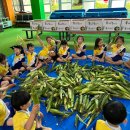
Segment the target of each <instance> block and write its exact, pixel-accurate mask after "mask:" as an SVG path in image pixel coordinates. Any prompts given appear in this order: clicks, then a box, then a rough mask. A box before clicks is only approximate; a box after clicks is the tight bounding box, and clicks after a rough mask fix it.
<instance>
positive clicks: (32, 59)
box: [26, 52, 37, 66]
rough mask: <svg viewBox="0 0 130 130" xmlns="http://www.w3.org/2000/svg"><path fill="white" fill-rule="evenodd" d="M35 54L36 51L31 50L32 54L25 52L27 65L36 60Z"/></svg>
mask: <svg viewBox="0 0 130 130" xmlns="http://www.w3.org/2000/svg"><path fill="white" fill-rule="evenodd" d="M36 55H37V53H35V52H33V53H32V54H31V53H30V52H28V53H27V55H26V56H27V61H28V63H27V64H28V65H29V66H31V65H33V64H34V63H35V61H36Z"/></svg>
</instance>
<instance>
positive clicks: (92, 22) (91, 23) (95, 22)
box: [85, 19, 103, 31]
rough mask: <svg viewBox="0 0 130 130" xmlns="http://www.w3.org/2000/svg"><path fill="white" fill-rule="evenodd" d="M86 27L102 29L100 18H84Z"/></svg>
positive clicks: (94, 29)
mask: <svg viewBox="0 0 130 130" xmlns="http://www.w3.org/2000/svg"><path fill="white" fill-rule="evenodd" d="M85 23H86V29H87V31H102V30H103V23H102V19H88V20H86V22H85Z"/></svg>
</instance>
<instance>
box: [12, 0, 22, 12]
mask: <svg viewBox="0 0 130 130" xmlns="http://www.w3.org/2000/svg"><path fill="white" fill-rule="evenodd" d="M13 6H14V10H15V11H16V12H19V11H21V9H20V2H19V0H13Z"/></svg>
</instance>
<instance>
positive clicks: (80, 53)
mask: <svg viewBox="0 0 130 130" xmlns="http://www.w3.org/2000/svg"><path fill="white" fill-rule="evenodd" d="M77 42H78V43H77V45H76V46H77V47H76V48H75V50H76V54H72V57H73V58H74V59H82V60H84V59H86V55H85V52H86V45H85V44H84V43H83V42H84V37H83V36H78V37H77Z"/></svg>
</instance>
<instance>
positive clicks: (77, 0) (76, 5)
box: [72, 0, 83, 9]
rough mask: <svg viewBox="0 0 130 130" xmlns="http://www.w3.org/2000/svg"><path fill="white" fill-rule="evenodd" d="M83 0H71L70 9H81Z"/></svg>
mask: <svg viewBox="0 0 130 130" xmlns="http://www.w3.org/2000/svg"><path fill="white" fill-rule="evenodd" d="M82 8H83V1H82V0H72V9H82Z"/></svg>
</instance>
